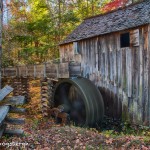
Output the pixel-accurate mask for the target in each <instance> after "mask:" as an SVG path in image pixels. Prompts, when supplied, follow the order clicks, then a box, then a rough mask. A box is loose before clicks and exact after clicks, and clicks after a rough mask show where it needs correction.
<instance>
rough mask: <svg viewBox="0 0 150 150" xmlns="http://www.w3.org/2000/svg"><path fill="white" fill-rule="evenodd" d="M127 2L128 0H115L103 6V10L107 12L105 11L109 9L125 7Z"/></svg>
mask: <svg viewBox="0 0 150 150" xmlns="http://www.w3.org/2000/svg"><path fill="white" fill-rule="evenodd" d="M127 2H128V0H113V1H112V2H110V3H108V4H106V5H105V6H104V7H103V8H102V11H103V12H104V13H105V12H108V11H112V10H115V9H118V8H120V7H124V6H125V4H126V3H127Z"/></svg>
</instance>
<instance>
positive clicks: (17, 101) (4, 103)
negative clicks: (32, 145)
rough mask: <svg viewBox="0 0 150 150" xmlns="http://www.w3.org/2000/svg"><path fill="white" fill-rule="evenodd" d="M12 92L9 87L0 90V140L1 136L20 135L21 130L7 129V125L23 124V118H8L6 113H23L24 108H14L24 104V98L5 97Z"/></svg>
mask: <svg viewBox="0 0 150 150" xmlns="http://www.w3.org/2000/svg"><path fill="white" fill-rule="evenodd" d="M12 91H13V88H11V87H10V86H5V87H4V88H3V89H1V90H0V138H1V136H2V135H3V134H9V135H14V134H15V135H22V134H23V130H21V129H13V130H11V129H7V124H13V125H18V124H19V125H21V124H24V123H25V119H24V118H10V117H8V113H24V112H25V109H24V108H18V107H16V106H18V105H23V104H24V103H25V97H24V96H14V97H7V98H5V97H6V96H7V95H8V94H10V93H11V92H12Z"/></svg>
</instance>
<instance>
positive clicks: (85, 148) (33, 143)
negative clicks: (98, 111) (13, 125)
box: [0, 80, 150, 150]
mask: <svg viewBox="0 0 150 150" xmlns="http://www.w3.org/2000/svg"><path fill="white" fill-rule="evenodd" d="M30 94H31V100H30V102H29V103H28V104H26V106H25V107H26V108H27V110H28V111H27V113H26V114H25V115H22V116H21V117H25V118H26V123H25V125H23V126H21V128H22V129H23V130H24V136H22V137H17V136H13V137H8V136H3V137H2V139H1V140H0V143H1V144H2V143H7V146H0V150H3V149H4V150H7V149H8V150H11V149H14V150H17V149H18V150H28V149H29V150H30V149H31V150H32V149H35V150H71V149H72V150H126V149H129V150H134V149H136V150H149V149H150V130H149V129H148V128H146V127H143V129H142V130H141V127H140V131H141V132H139V129H137V128H135V129H132V128H129V127H126V128H124V131H121V132H119V133H118V132H117V131H114V130H103V131H99V130H96V129H94V128H81V127H76V126H73V125H66V126H61V125H60V124H56V123H54V120H53V119H49V118H43V117H42V114H41V105H40V103H41V102H40V83H39V81H38V80H37V81H32V82H31V84H30ZM130 131H132V132H130ZM8 144H9V145H8ZM17 144H18V145H17Z"/></svg>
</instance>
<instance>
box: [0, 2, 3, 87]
mask: <svg viewBox="0 0 150 150" xmlns="http://www.w3.org/2000/svg"><path fill="white" fill-rule="evenodd" d="M2 20H3V0H0V89H1V79H2V73H1V72H2V24H3V23H2Z"/></svg>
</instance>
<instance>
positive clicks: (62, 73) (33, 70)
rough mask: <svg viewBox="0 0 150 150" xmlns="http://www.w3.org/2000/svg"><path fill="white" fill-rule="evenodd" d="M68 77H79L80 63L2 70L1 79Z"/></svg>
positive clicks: (27, 66)
mask: <svg viewBox="0 0 150 150" xmlns="http://www.w3.org/2000/svg"><path fill="white" fill-rule="evenodd" d="M70 75H81V64H80V63H70V62H66V63H44V64H40V65H24V66H16V67H6V68H2V76H3V77H5V76H6V77H16V76H17V77H27V76H30V77H35V78H41V77H48V78H68V77H69V76H70Z"/></svg>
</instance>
